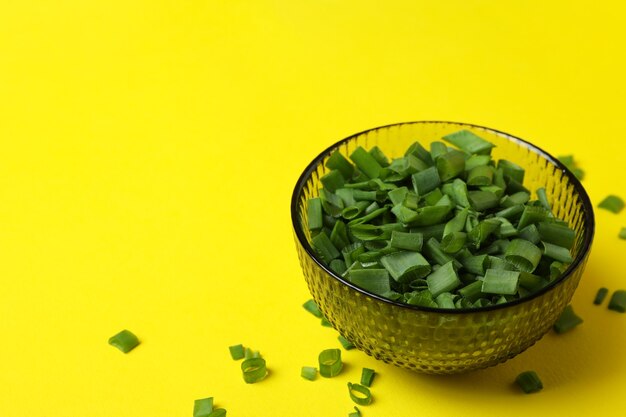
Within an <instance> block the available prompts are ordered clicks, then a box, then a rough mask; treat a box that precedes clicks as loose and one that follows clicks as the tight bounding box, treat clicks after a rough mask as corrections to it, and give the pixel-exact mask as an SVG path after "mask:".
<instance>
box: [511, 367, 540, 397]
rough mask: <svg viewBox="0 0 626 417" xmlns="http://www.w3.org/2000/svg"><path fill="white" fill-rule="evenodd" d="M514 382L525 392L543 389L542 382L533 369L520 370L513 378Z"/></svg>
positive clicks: (529, 392)
mask: <svg viewBox="0 0 626 417" xmlns="http://www.w3.org/2000/svg"><path fill="white" fill-rule="evenodd" d="M515 382H516V383H517V385H518V386H519V387H520V388H521V389H522V391H524V392H525V393H526V394H531V393H534V392H539V391H541V390H542V389H543V383H542V382H541V379H539V376H538V375H537V373H536V372H535V371H526V372H522V373H521V374H519V375H518V376H517V378H515Z"/></svg>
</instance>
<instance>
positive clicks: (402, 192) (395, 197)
mask: <svg viewBox="0 0 626 417" xmlns="http://www.w3.org/2000/svg"><path fill="white" fill-rule="evenodd" d="M408 191H409V189H408V188H406V187H398V188H396V189H395V190H391V191H389V193H388V194H387V196H388V197H389V200H391V203H392V204H393V205H394V206H396V205H398V204H402V203H404V199H405V198H406V194H407V192H408Z"/></svg>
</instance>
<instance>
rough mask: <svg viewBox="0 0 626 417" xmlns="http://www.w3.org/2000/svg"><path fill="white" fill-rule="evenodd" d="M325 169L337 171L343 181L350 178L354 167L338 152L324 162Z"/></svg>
mask: <svg viewBox="0 0 626 417" xmlns="http://www.w3.org/2000/svg"><path fill="white" fill-rule="evenodd" d="M326 167H327V168H329V169H336V170H338V171H339V172H341V174H342V175H343V177H344V178H345V179H349V178H352V174H354V166H353V165H352V164H351V163H350V161H348V160H347V159H346V158H345V156H343V155H342V154H341V153H340V152H339V151H338V150H335V151H334V152H333V153H332V154H331V155H330V157H329V158H328V160H327V161H326Z"/></svg>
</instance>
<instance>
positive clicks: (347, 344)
mask: <svg viewBox="0 0 626 417" xmlns="http://www.w3.org/2000/svg"><path fill="white" fill-rule="evenodd" d="M337 340H339V343H341V346H343V348H344V349H345V350H352V349H354V345H353V344H352V342H351V341H349V340H348V339H346V338H345V337H343V336H342V335H339V336H337Z"/></svg>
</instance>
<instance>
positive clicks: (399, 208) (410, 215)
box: [391, 204, 418, 224]
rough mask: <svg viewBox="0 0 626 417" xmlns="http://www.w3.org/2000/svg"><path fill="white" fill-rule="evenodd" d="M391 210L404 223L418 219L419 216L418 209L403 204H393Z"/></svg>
mask: <svg viewBox="0 0 626 417" xmlns="http://www.w3.org/2000/svg"><path fill="white" fill-rule="evenodd" d="M391 212H392V213H393V214H394V215H395V216H396V218H397V219H398V221H399V222H401V223H404V224H408V223H412V222H414V221H415V220H417V217H418V213H417V212H416V211H414V210H411V209H410V208H408V207H405V206H404V205H402V204H398V205H396V206H393V208H392V209H391Z"/></svg>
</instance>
